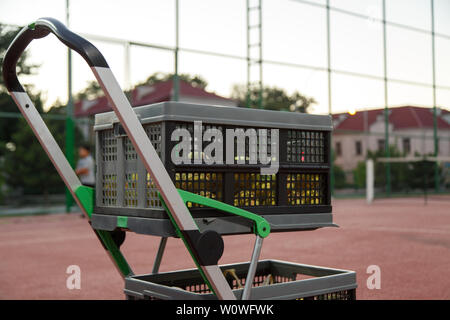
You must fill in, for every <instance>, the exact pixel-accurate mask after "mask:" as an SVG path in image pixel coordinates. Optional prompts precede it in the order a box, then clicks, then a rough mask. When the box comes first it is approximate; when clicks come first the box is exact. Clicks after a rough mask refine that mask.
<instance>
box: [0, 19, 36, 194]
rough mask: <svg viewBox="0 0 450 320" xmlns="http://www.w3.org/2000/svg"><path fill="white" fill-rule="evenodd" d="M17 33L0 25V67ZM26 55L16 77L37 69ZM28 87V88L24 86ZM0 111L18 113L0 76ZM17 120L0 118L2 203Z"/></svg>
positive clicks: (20, 59)
mask: <svg viewBox="0 0 450 320" xmlns="http://www.w3.org/2000/svg"><path fill="white" fill-rule="evenodd" d="M18 32H19V28H17V27H11V26H8V25H5V24H2V23H0V65H3V59H4V56H5V53H6V50H7V49H8V47H9V45H10V44H11V42H12V41H13V39H14V37H15V36H16V34H17V33H18ZM27 58H28V53H27V52H24V53H22V55H21V57H20V58H19V61H17V68H16V72H17V74H18V75H22V74H26V75H29V74H32V73H33V72H34V70H35V69H36V68H37V66H36V65H33V64H30V63H29V62H28V61H27ZM26 87H30V86H26ZM31 99H32V100H33V102H36V101H35V100H36V97H34V96H31ZM0 110H1V111H2V112H12V113H18V112H19V110H18V109H17V106H16V105H15V103H14V101H13V100H12V99H11V97H10V96H9V94H8V92H7V90H6V87H5V83H4V80H3V77H2V76H0ZM19 122H20V121H19V118H7V117H0V201H2V198H3V196H2V192H3V188H4V187H3V185H4V184H5V180H6V176H5V173H4V172H3V169H2V167H3V163H4V160H5V159H4V156H5V153H6V152H8V148H7V147H8V146H9V147H10V148H11V147H12V146H13V144H12V143H11V140H12V135H13V133H14V132H16V129H17V128H18V127H19Z"/></svg>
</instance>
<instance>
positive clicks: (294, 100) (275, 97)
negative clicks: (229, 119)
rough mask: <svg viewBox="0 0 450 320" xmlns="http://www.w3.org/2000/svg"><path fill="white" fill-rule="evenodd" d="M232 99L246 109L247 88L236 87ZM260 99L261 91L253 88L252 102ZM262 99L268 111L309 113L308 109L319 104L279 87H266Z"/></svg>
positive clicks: (312, 99) (251, 91)
mask: <svg viewBox="0 0 450 320" xmlns="http://www.w3.org/2000/svg"><path fill="white" fill-rule="evenodd" d="M231 98H232V99H235V100H237V101H238V105H239V106H241V107H244V106H245V105H246V104H247V86H245V85H239V84H237V85H234V86H233V89H232V93H231ZM258 98H259V89H258V88H252V89H251V90H250V100H251V101H257V100H258ZM262 98H263V101H264V109H266V110H278V111H294V112H308V108H309V107H310V106H311V105H313V104H316V103H317V102H316V100H315V99H314V98H312V97H308V96H306V95H303V94H301V93H300V92H298V91H295V92H294V93H293V94H291V95H289V94H288V93H287V92H286V91H285V90H284V89H281V88H277V87H264V88H263V94H262Z"/></svg>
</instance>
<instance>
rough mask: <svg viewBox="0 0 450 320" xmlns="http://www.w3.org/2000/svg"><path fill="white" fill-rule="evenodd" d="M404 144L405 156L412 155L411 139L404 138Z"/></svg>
mask: <svg viewBox="0 0 450 320" xmlns="http://www.w3.org/2000/svg"><path fill="white" fill-rule="evenodd" d="M402 144H403V152H404V153H405V154H410V153H411V140H410V139H409V138H403V141H402Z"/></svg>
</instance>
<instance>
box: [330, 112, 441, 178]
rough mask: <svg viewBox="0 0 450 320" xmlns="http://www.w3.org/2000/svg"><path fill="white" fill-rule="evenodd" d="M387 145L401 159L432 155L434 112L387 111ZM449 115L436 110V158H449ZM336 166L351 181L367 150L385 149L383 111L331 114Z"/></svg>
mask: <svg viewBox="0 0 450 320" xmlns="http://www.w3.org/2000/svg"><path fill="white" fill-rule="evenodd" d="M388 112H389V145H393V146H395V147H396V149H397V150H398V151H399V152H401V153H402V154H403V156H404V157H408V156H410V157H413V156H415V155H416V154H420V155H426V154H433V153H434V130H433V109H431V108H423V107H413V106H404V107H397V108H391V109H389V111H388ZM449 115H450V112H449V111H447V110H443V109H438V117H437V127H438V146H439V148H438V150H439V153H438V156H441V157H449V156H450V117H449ZM333 123H334V132H333V139H332V143H333V147H334V154H335V157H336V160H335V164H336V165H338V166H340V167H341V168H342V169H343V170H344V171H345V172H346V177H347V180H348V181H349V182H351V181H353V170H354V169H355V168H356V166H357V165H358V163H359V162H360V161H365V159H366V155H367V153H368V151H369V150H370V151H373V152H375V151H377V150H382V151H383V150H384V149H385V143H386V141H385V119H384V109H374V110H367V111H359V112H356V113H355V114H354V115H350V114H348V113H341V114H334V115H333Z"/></svg>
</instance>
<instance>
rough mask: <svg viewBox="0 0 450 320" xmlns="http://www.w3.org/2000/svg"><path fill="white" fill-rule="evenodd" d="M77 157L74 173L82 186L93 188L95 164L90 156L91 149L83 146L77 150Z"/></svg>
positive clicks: (85, 145)
mask: <svg viewBox="0 0 450 320" xmlns="http://www.w3.org/2000/svg"><path fill="white" fill-rule="evenodd" d="M78 156H79V157H80V158H79V160H78V163H77V167H76V170H75V173H76V174H77V176H78V177H79V178H80V182H81V184H82V185H84V186H88V187H92V188H94V187H95V174H94V167H95V162H94V159H93V158H92V156H91V148H90V146H89V145H87V144H83V145H81V146H80V147H79V148H78Z"/></svg>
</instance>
